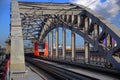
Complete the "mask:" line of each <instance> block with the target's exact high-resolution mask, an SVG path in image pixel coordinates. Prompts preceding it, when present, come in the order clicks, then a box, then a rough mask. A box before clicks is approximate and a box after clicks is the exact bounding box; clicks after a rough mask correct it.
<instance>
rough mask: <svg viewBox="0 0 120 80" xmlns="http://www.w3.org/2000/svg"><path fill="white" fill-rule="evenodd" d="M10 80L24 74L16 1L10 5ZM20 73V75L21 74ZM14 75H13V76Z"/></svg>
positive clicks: (20, 29)
mask: <svg viewBox="0 0 120 80" xmlns="http://www.w3.org/2000/svg"><path fill="white" fill-rule="evenodd" d="M10 57H11V58H10V59H11V61H10V71H11V74H10V75H11V78H15V77H22V76H23V75H21V74H23V73H24V72H25V60H24V45H23V35H22V27H21V19H20V13H19V6H18V2H17V0H12V4H11V56H10ZM21 72H22V73H21ZM13 73H14V74H13Z"/></svg>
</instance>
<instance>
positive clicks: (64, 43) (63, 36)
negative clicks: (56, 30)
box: [62, 28, 66, 59]
mask: <svg viewBox="0 0 120 80" xmlns="http://www.w3.org/2000/svg"><path fill="white" fill-rule="evenodd" d="M62 40H63V41H62V44H63V46H62V51H63V52H62V54H63V55H62V57H63V59H65V53H66V30H65V28H63V29H62Z"/></svg>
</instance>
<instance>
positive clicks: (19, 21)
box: [8, 0, 120, 78]
mask: <svg viewBox="0 0 120 80" xmlns="http://www.w3.org/2000/svg"><path fill="white" fill-rule="evenodd" d="M10 17H11V24H10V30H11V33H10V41H9V42H8V46H10V47H11V50H10V55H11V56H10V57H11V58H10V59H11V60H10V61H11V63H10V71H11V72H10V74H11V78H14V77H15V75H16V74H18V75H19V74H24V73H25V72H26V68H25V57H24V40H30V41H31V42H33V43H34V42H35V41H38V43H44V42H47V43H48V45H49V48H48V50H49V52H48V56H49V58H53V56H54V58H56V59H59V58H60V57H61V58H62V60H66V57H68V53H70V54H69V55H70V60H71V61H72V62H73V63H74V62H75V61H76V58H77V57H78V56H79V57H80V58H82V59H84V64H88V65H89V64H90V60H91V59H92V56H97V57H98V58H97V59H100V57H102V58H103V59H104V60H105V62H104V64H105V65H106V66H107V67H108V68H111V69H115V70H119V71H120V29H119V28H118V27H117V26H115V25H114V24H112V23H111V22H109V21H108V20H106V19H105V18H103V17H102V16H101V15H98V14H96V13H95V12H94V11H92V10H90V9H89V8H86V7H84V6H82V5H77V4H73V3H43V2H20V1H17V0H11V15H10ZM59 28H62V33H59ZM66 30H70V31H71V34H70V35H71V48H70V49H71V50H70V51H69V52H68V51H67V50H66V43H67V42H68V41H66V38H68V36H69V35H67V34H66ZM54 31H55V32H54ZM53 34H55V36H54V35H53ZM59 34H62V37H60V36H59ZM76 35H79V36H81V37H82V38H83V40H84V42H83V43H84V48H83V52H82V55H78V54H77V53H78V52H77V48H76V41H79V40H78V39H77V38H76ZM54 38H55V40H54ZM59 38H61V40H62V41H61V42H62V47H61V49H60V48H59ZM54 45H55V48H54ZM91 48H92V49H91ZM60 50H61V51H60ZM92 50H93V52H91V51H92ZM92 53H94V55H91V54H92ZM98 54H99V56H98ZM81 56H82V57H81Z"/></svg>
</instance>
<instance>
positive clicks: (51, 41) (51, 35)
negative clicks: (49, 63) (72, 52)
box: [50, 31, 53, 57]
mask: <svg viewBox="0 0 120 80" xmlns="http://www.w3.org/2000/svg"><path fill="white" fill-rule="evenodd" d="M50 46H51V47H50V48H51V50H50V51H51V52H50V53H51V54H50V56H51V57H52V56H53V31H51V32H50Z"/></svg>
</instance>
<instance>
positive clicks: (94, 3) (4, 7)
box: [0, 0, 120, 45]
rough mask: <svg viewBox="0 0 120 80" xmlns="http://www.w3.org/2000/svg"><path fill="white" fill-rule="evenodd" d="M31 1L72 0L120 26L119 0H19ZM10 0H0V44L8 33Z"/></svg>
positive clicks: (66, 0) (63, 1)
mask: <svg viewBox="0 0 120 80" xmlns="http://www.w3.org/2000/svg"><path fill="white" fill-rule="evenodd" d="M19 1H32V2H57V3H66V2H72V3H77V4H81V5H84V6H86V7H88V8H91V9H92V10H93V11H95V12H96V13H98V14H100V15H102V16H103V17H105V18H107V19H108V20H110V21H111V22H112V23H113V24H115V25H116V26H118V27H119V28H120V0H19ZM9 25H10V0H0V45H5V43H4V42H5V40H6V39H7V37H8V36H9V33H10V26H9Z"/></svg>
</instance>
